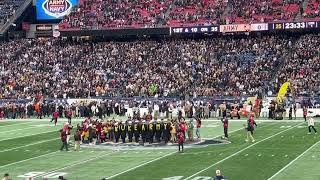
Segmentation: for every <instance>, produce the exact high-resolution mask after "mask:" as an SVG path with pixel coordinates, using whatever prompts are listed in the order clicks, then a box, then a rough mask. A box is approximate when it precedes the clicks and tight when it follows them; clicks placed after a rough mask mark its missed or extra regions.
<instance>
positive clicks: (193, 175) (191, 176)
mask: <svg viewBox="0 0 320 180" xmlns="http://www.w3.org/2000/svg"><path fill="white" fill-rule="evenodd" d="M301 124H303V123H299V124H297V125H295V126H293V127H290V128H287V129H285V130H282V131H280V132H278V133H276V134H273V135H271V136H269V137H266V138H264V139H262V140H260V141H257V142H255V143H254V144H251V145H249V146H247V147H245V148H243V149H241V150H239V151H237V152H235V153H233V154H232V155H230V156H228V157H226V158H224V159H222V160H220V161H218V162H216V163H214V164H212V165H210V166H208V167H206V168H204V169H202V170H200V171H198V172H196V173H194V174H192V175H190V176H188V177H187V178H185V180H189V179H191V178H193V177H195V176H196V175H198V174H200V173H202V172H204V171H206V170H208V169H210V168H212V167H214V166H216V165H217V164H220V163H222V162H224V161H226V160H228V159H230V158H232V157H234V156H236V155H238V154H239V153H242V152H243V151H245V150H247V149H249V148H251V147H253V146H255V145H257V144H259V143H261V142H264V141H266V140H268V139H271V138H273V137H275V136H278V135H280V134H281V133H284V132H286V131H289V130H291V129H293V128H295V127H297V126H299V125H301Z"/></svg>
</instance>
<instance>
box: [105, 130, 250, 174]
mask: <svg viewBox="0 0 320 180" xmlns="http://www.w3.org/2000/svg"><path fill="white" fill-rule="evenodd" d="M242 129H244V128H243V127H242V128H239V129H235V130H233V131H230V132H229V133H233V132H236V131H239V130H242ZM217 137H220V135H218V136H215V137H213V138H217ZM185 149H186V148H185ZM176 152H177V151H174V152H171V153H169V154H166V155H164V156H161V157H158V158H156V159H153V160H150V161H147V162H145V163H143V164H140V165H138V166H135V167H132V168H130V169H128V170H125V171H122V172H120V173H117V174H114V175H112V176H110V177H106V179H111V178H114V177H116V176H119V175H121V174H124V173H127V172H130V171H132V170H135V169H137V168H139V167H142V166H145V165H147V164H150V163H152V162H155V161H158V160H160V159H162V158H165V157H167V156H170V155H172V154H174V153H176Z"/></svg>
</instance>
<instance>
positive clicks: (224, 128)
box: [221, 117, 229, 139]
mask: <svg viewBox="0 0 320 180" xmlns="http://www.w3.org/2000/svg"><path fill="white" fill-rule="evenodd" d="M221 122H222V123H223V131H224V137H225V138H226V139H228V138H229V135H228V127H229V121H228V118H227V117H224V118H223V119H221Z"/></svg>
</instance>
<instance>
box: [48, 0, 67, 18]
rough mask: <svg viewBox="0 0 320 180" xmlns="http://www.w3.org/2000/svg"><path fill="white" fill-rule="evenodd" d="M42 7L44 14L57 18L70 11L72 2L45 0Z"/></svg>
mask: <svg viewBox="0 0 320 180" xmlns="http://www.w3.org/2000/svg"><path fill="white" fill-rule="evenodd" d="M42 8H43V10H44V11H45V13H46V14H48V15H50V16H53V17H56V18H59V17H63V16H65V15H68V14H69V13H70V12H71V8H72V3H71V2H70V0H46V1H44V3H43V4H42Z"/></svg>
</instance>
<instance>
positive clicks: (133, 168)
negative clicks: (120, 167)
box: [106, 151, 177, 179]
mask: <svg viewBox="0 0 320 180" xmlns="http://www.w3.org/2000/svg"><path fill="white" fill-rule="evenodd" d="M176 152H177V151H173V152H171V153H169V154H166V155H164V156H161V157H158V158H156V159H153V160H150V161H147V162H145V163H142V164H140V165H138V166H135V167H132V168H130V169H127V170H125V171H122V172H120V173H117V174H114V175H112V176H109V177H106V179H111V178H114V177H116V176H119V175H121V174H124V173H127V172H129V171H132V170H135V169H137V168H139V167H142V166H145V165H147V164H150V163H152V162H154V161H158V160H160V159H162V158H165V157H167V156H170V155H172V154H174V153H176Z"/></svg>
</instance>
